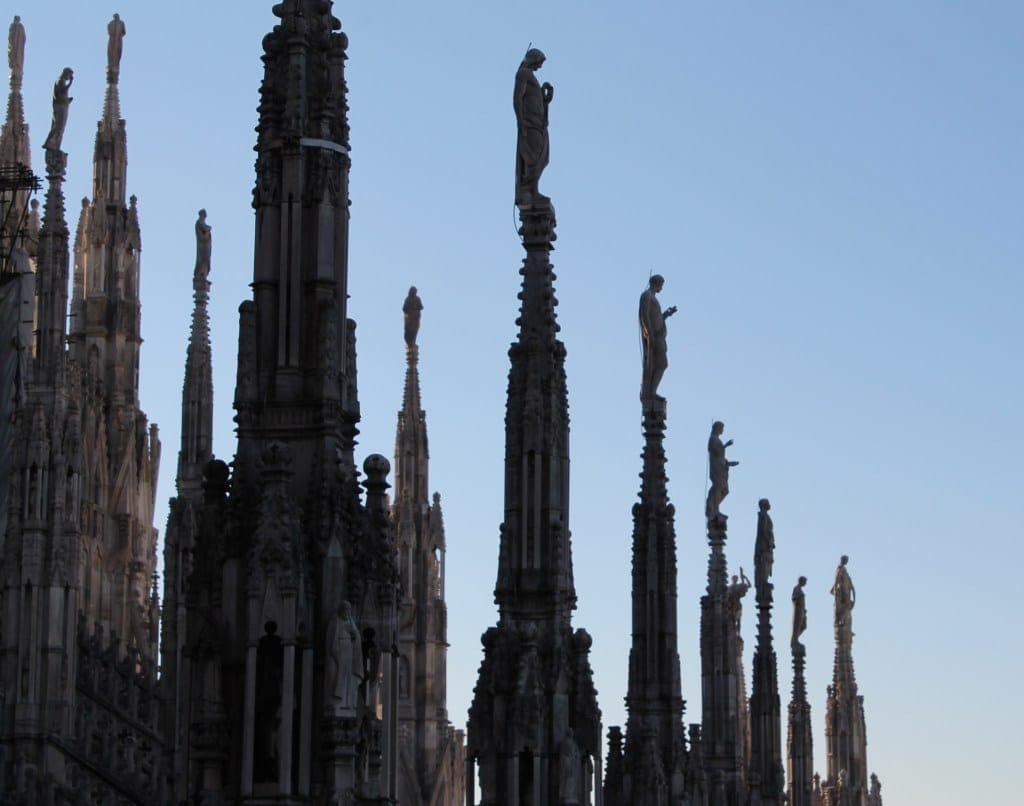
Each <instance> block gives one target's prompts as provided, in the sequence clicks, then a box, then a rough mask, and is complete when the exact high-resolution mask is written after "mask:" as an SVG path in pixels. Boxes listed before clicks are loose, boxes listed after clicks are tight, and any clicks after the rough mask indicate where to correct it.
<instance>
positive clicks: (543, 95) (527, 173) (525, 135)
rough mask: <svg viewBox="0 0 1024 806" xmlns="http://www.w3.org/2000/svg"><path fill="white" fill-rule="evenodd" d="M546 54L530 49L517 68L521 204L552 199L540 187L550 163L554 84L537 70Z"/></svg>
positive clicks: (518, 201) (515, 100)
mask: <svg viewBox="0 0 1024 806" xmlns="http://www.w3.org/2000/svg"><path fill="white" fill-rule="evenodd" d="M544 58H545V57H544V54H543V53H542V52H541V51H539V50H538V49H537V48H530V49H529V50H528V51H526V56H524V57H523V61H522V63H521V64H520V65H519V69H518V70H517V71H516V85H515V90H514V92H513V94H512V107H513V108H514V109H515V112H516V125H517V129H518V136H517V140H516V204H517V205H518V206H519V207H521V208H528V207H531V206H534V205H538V206H544V205H546V204H548V203H550V201H551V199H549V198H548V197H547V196H544V195H542V194H541V193H540V191H538V190H537V183H538V182H539V181H540V175H541V174H542V173H543V172H544V168H545V167H546V166H547V164H548V152H549V142H548V104H550V103H551V99H552V98H554V93H555V91H554V88H553V87H552V86H551V85H550V84H549V83H548V82H546V81H545V82H544V84H543V85H542V84H540V82H538V81H537V76H536V75H534V73H535V72H536V71H537V70H538V69H539V68H540V67H541V65H543V64H544Z"/></svg>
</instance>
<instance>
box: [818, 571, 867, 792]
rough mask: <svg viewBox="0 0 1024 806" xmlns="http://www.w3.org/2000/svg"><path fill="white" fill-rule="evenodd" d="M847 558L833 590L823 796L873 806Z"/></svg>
mask: <svg viewBox="0 0 1024 806" xmlns="http://www.w3.org/2000/svg"><path fill="white" fill-rule="evenodd" d="M848 562H849V557H847V556H846V555H845V554H844V555H843V556H842V558H841V559H840V561H839V565H838V566H837V567H836V573H835V581H834V582H833V585H832V591H831V593H832V596H833V599H834V614H835V617H834V626H835V637H836V649H835V657H834V660H833V665H832V684H831V685H830V686H829V687H828V698H827V700H826V703H825V748H826V752H827V755H828V778H827V780H826V781H825V782H824V783H823V784H822V793H823V794H824V795H825V797H826V799H828V798H831V800H830V801H828V802H830V803H834V804H839V806H845V804H847V803H849V804H851V806H867V799H868V794H869V786H870V784H869V780H868V765H867V744H868V741H867V727H866V723H865V720H864V698H863V697H862V696H861V695H860V694H858V692H857V679H856V676H855V675H854V671H853V608H854V605H855V604H856V603H857V593H856V590H855V589H854V587H853V581H852V580H851V579H850V574H849V571H848V570H847V568H846V565H847V563H848Z"/></svg>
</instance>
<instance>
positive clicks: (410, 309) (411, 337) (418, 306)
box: [402, 286, 423, 348]
mask: <svg viewBox="0 0 1024 806" xmlns="http://www.w3.org/2000/svg"><path fill="white" fill-rule="evenodd" d="M422 310H423V301H422V300H421V299H420V297H419V294H417V293H416V286H413V287H412V288H410V289H409V295H408V296H407V297H406V298H405V302H404V303H402V314H403V316H404V317H405V346H406V347H410V348H411V347H415V346H416V335H417V334H418V333H419V332H420V312H421V311H422Z"/></svg>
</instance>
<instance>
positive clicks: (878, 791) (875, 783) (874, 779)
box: [868, 773, 882, 806]
mask: <svg viewBox="0 0 1024 806" xmlns="http://www.w3.org/2000/svg"><path fill="white" fill-rule="evenodd" d="M868 806H882V784H881V783H880V782H879V780H878V776H877V775H875V774H874V773H871V790H870V791H869V792H868Z"/></svg>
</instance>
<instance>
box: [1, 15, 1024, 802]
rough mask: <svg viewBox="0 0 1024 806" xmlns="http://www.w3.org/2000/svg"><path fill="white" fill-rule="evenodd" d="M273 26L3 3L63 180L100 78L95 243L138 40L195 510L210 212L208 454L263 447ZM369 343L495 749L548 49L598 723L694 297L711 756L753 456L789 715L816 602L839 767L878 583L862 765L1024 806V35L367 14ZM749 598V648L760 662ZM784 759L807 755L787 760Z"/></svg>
mask: <svg viewBox="0 0 1024 806" xmlns="http://www.w3.org/2000/svg"><path fill="white" fill-rule="evenodd" d="M270 7H271V3H270V2H254V1H253V0H244V1H243V0H220V1H219V2H216V3H209V2H197V0H178V1H177V2H175V3H154V2H141V1H139V0H136V2H126V1H125V0H122V2H121V3H120V4H119V5H112V6H109V7H108V6H104V5H103V4H100V3H94V2H90V3H82V2H79V0H73V1H72V0H51V2H46V3H38V2H22V3H21V4H20V6H19V5H18V4H17V0H15V5H13V6H12V5H11V4H5V8H6V9H7V12H6V14H5V20H4V24H6V23H9V21H10V17H11V15H12V14H14V13H18V14H20V15H21V17H22V20H23V22H24V24H25V27H26V30H27V35H28V43H27V48H26V64H25V89H24V95H25V108H26V114H27V118H28V122H29V124H30V126H31V140H32V147H33V157H32V159H33V166H34V168H35V170H36V172H37V173H40V174H42V173H43V160H42V150H41V145H42V141H43V139H44V138H45V135H46V131H47V129H48V127H49V119H50V100H49V97H50V89H51V87H52V84H53V81H54V79H55V78H56V77H57V75H58V74H59V73H60V70H61V69H62V68H63V67H65V66H70V67H72V68H73V69H74V70H75V83H74V86H73V87H72V91H71V94H72V96H74V99H75V100H74V103H73V104H72V105H71V111H70V120H69V123H68V127H67V134H66V136H65V139H64V149H65V150H66V151H68V152H69V154H70V159H69V168H68V181H67V184H66V192H67V197H68V209H69V211H70V214H71V215H72V220H71V221H70V222H69V223H70V225H71V226H72V228H73V227H74V226H75V224H76V223H77V211H78V201H77V200H78V199H80V198H81V197H82V196H84V195H87V194H90V193H91V155H92V144H93V138H94V133H95V126H96V121H97V119H98V118H99V115H100V111H101V106H102V98H103V90H104V69H105V59H106V24H107V21H108V20H109V19H110V16H111V14H112V13H113V12H114V11H117V12H119V13H120V14H121V16H122V17H123V18H124V20H125V23H126V26H127V37H126V39H125V43H124V58H123V61H122V69H121V103H122V114H123V116H124V117H125V119H126V120H127V127H128V149H129V170H128V188H129V192H130V193H134V194H136V195H137V196H138V197H139V212H140V219H141V225H142V240H143V252H142V305H143V319H142V327H143V336H144V338H145V340H146V342H145V345H144V347H143V351H142V374H141V385H142V388H141V396H142V405H143V408H144V409H145V410H146V411H147V412H148V413H149V415H150V417H151V419H152V420H153V421H155V422H157V423H159V424H160V426H161V434H162V438H163V445H164V461H163V467H162V478H161V485H160V492H159V498H160V508H159V511H158V516H157V526H158V527H159V528H160V530H161V532H162V531H163V527H164V525H165V520H166V501H167V499H168V498H169V497H170V496H171V495H173V476H174V468H175V460H176V454H177V448H178V440H179V426H180V411H179V406H180V389H181V379H182V376H183V367H184V359H185V339H186V336H187V333H188V325H189V318H190V314H191V281H192V268H193V264H194V256H195V245H194V243H195V242H194V234H193V223H194V221H195V218H196V211H197V210H198V209H199V208H200V207H205V208H206V209H207V210H208V211H209V223H210V224H211V225H212V226H213V239H214V241H213V243H214V246H213V271H212V274H211V280H212V283H213V288H212V301H211V318H212V323H213V328H212V332H213V343H214V363H215V384H216V401H215V402H216V406H217V408H216V423H217V427H216V438H215V445H214V448H215V451H216V453H217V454H218V455H219V456H221V457H223V458H230V456H231V455H232V453H233V450H234V437H233V431H232V427H233V426H232V419H231V418H232V411H231V408H230V401H231V398H232V394H233V385H234V364H235V360H236V349H237V307H238V304H239V303H240V302H241V301H242V300H243V299H244V298H246V296H247V295H248V288H247V284H248V282H249V280H250V279H251V274H252V242H253V214H252V209H251V206H250V204H251V190H252V186H253V178H254V172H253V161H254V154H253V151H252V146H253V144H254V142H255V135H254V132H253V127H254V126H255V122H256V105H257V100H258V94H257V90H258V86H259V81H260V78H261V75H262V64H261V62H260V55H261V53H262V48H261V44H260V43H261V39H262V37H263V35H264V34H265V33H266V32H267V31H269V30H270V27H271V26H272V25H273V23H274V21H275V18H274V17H273V16H272V15H271V13H270ZM336 13H337V15H338V16H339V17H340V18H341V20H342V22H343V25H344V29H345V30H346V32H347V33H348V35H349V38H350V48H349V62H348V74H347V77H348V84H349V90H350V93H349V103H350V107H351V112H350V123H351V127H352V159H353V168H352V174H351V196H352V230H351V259H350V266H349V276H350V291H351V303H350V312H351V315H352V316H353V317H354V318H355V319H356V320H357V321H358V324H359V327H358V352H359V389H360V397H361V403H362V410H363V421H362V424H361V431H362V434H361V437H360V445H359V447H358V449H357V450H358V454H359V460H360V461H362V459H363V458H365V456H366V455H367V454H369V453H374V452H377V453H383V454H385V455H390V454H391V453H392V452H393V447H394V429H395V418H396V412H397V409H398V407H399V406H400V404H401V395H402V383H403V377H404V345H403V341H402V315H401V305H402V301H403V299H404V297H405V293H406V291H407V289H408V287H409V286H410V285H416V286H417V287H418V288H419V290H420V295H421V296H422V298H423V301H424V304H425V306H426V307H425V310H424V313H423V327H422V330H421V331H420V338H419V342H420V351H421V353H420V354H421V362H420V366H421V376H422V386H423V403H424V406H425V408H426V409H427V418H428V427H429V431H430V447H431V487H432V488H433V489H436V490H438V491H439V492H440V493H441V495H442V500H443V507H444V512H445V521H446V526H447V536H448V582H447V593H448V609H449V640H450V643H451V649H450V652H449V686H448V689H449V711H450V716H451V719H452V721H453V722H454V723H455V724H456V725H464V723H465V714H466V710H467V708H468V704H469V701H470V697H471V692H472V687H473V685H474V683H475V680H476V671H477V667H478V665H479V662H480V658H481V648H480V644H479V637H480V634H481V633H482V632H483V631H484V630H485V629H486V628H487V627H488V626H490V625H492V624H493V623H494V622H495V621H496V610H495V607H494V605H493V595H492V594H493V585H494V579H495V573H496V568H497V555H498V525H499V523H500V521H501V518H502V496H503V478H502V473H503V450H504V447H503V439H504V432H503V419H504V406H505V386H506V375H507V371H508V358H507V355H506V352H507V349H508V345H509V343H510V342H511V341H512V339H513V338H514V337H515V333H516V328H515V324H514V320H515V317H516V314H517V310H518V309H517V300H516V292H517V290H518V286H519V282H520V277H519V274H518V268H519V266H520V263H521V260H522V256H523V252H522V248H521V245H520V243H519V240H518V238H517V236H516V232H515V226H516V223H515V214H514V209H513V160H514V149H515V121H514V116H513V112H512V104H511V96H512V84H513V77H514V74H515V70H516V67H517V66H518V63H519V61H520V59H521V58H522V55H523V53H524V51H525V50H526V48H527V46H528V45H529V44H530V43H531V42H532V43H533V44H534V45H535V46H537V47H540V48H541V49H543V50H544V51H545V53H546V54H547V56H548V61H547V63H546V64H545V65H544V67H543V69H542V71H541V72H540V74H539V75H540V77H541V79H542V80H547V81H550V82H552V83H553V84H554V87H555V98H554V102H553V104H552V106H551V124H550V127H551V128H550V131H551V164H550V166H549V167H548V169H547V171H546V172H545V174H544V176H543V179H542V181H541V188H542V190H543V191H544V192H545V193H547V194H548V195H550V196H551V197H552V199H553V201H554V203H555V205H556V208H557V211H558V242H557V244H556V246H557V251H555V252H554V253H553V255H552V259H553V262H554V263H555V270H556V273H557V275H558V279H557V281H556V288H557V292H558V297H559V300H560V305H559V308H558V312H559V317H560V319H559V321H560V323H561V326H562V337H563V339H564V342H565V344H566V348H567V350H568V359H567V373H568V378H569V401H570V414H571V417H572V437H571V439H572V459H573V465H572V496H573V498H572V511H571V516H570V527H571V529H572V536H573V549H574V556H575V568H576V584H577V592H578V595H579V609H578V611H577V613H576V616H575V623H576V625H577V626H582V627H585V628H586V629H588V630H589V631H590V632H591V633H592V635H593V637H594V646H593V650H592V653H593V654H592V662H593V666H594V669H595V676H596V684H597V688H598V691H599V702H600V704H601V707H602V709H603V712H604V722H605V726H606V727H607V726H608V725H611V724H621V723H622V722H623V719H624V708H623V700H622V698H623V696H624V694H625V687H626V659H627V651H628V646H629V634H630V622H629V583H630V575H629V562H630V537H631V530H632V523H631V515H630V508H631V506H632V504H633V502H634V501H635V500H636V496H637V491H638V488H639V480H638V477H637V474H638V473H639V471H640V449H641V432H640V406H639V400H638V391H639V383H640V353H639V344H638V333H637V324H636V310H637V299H638V296H639V294H640V292H641V291H642V290H643V288H644V287H645V285H646V282H647V278H648V275H649V274H650V273H651V272H652V271H654V272H658V273H661V274H663V275H664V276H665V278H666V284H665V290H664V292H663V293H662V300H663V304H665V305H670V304H674V305H677V306H678V307H679V314H678V315H677V316H676V317H675V318H673V319H671V320H670V322H669V361H670V366H669V369H668V372H667V373H666V375H665V379H664V381H663V382H662V386H661V392H662V394H664V395H665V396H666V397H667V398H668V401H669V403H668V405H669V408H668V412H669V421H668V435H667V438H666V450H667V453H668V457H669V475H670V477H671V478H670V482H669V491H670V495H671V497H672V500H673V502H674V503H675V505H676V508H677V517H676V531H677V535H678V554H679V568H680V574H679V624H680V635H679V640H680V652H681V657H682V676H683V688H684V696H685V697H686V698H687V701H688V707H687V715H686V718H687V721H691V720H692V721H696V720H698V719H699V713H700V705H699V703H700V678H699V663H698V651H697V650H698V620H699V599H700V595H701V593H702V591H703V586H704V584H705V579H706V576H705V575H706V561H707V544H706V541H705V538H704V534H703V522H702V521H703V517H702V516H703V496H704V490H705V476H706V473H705V469H706V450H705V446H706V439H707V435H708V431H709V427H710V423H711V421H712V420H713V419H721V420H724V421H725V424H726V436H727V437H731V438H733V439H735V441H736V442H735V445H734V446H733V448H731V449H730V453H731V458H733V459H738V460H739V461H740V465H739V466H738V467H737V468H735V469H734V470H733V473H732V479H731V488H732V489H731V494H730V496H729V498H728V499H727V501H726V503H725V504H724V505H723V511H725V512H727V513H728V514H730V515H731V520H730V538H729V544H728V546H727V554H728V557H729V561H730V573H733V572H735V570H736V567H737V566H739V565H742V566H744V568H745V569H746V570H747V571H748V573H749V572H750V571H751V568H752V565H753V562H752V556H753V542H754V529H755V524H756V513H757V500H758V499H759V498H761V497H768V498H770V499H771V501H772V505H773V509H772V514H773V516H774V519H775V534H776V540H777V549H776V562H775V574H776V576H775V585H776V594H777V597H776V598H777V600H778V601H777V610H776V614H775V625H776V628H775V632H776V634H777V636H780V640H779V641H778V649H779V669H780V674H779V679H780V686H781V689H782V690H781V692H780V694H781V698H782V707H783V711H785V707H786V704H787V703H788V701H789V686H790V677H791V674H790V661H789V652H788V649H787V645H788V640H787V638H788V631H789V621H790V604H789V591H790V589H791V587H792V585H793V584H794V583H795V581H796V578H797V576H798V575H800V574H804V575H806V576H807V577H808V578H809V580H810V582H809V585H808V588H807V606H808V611H809V629H808V632H807V634H806V635H805V641H806V643H807V645H808V653H809V654H808V689H809V693H810V697H811V706H812V712H813V720H814V724H815V727H816V731H815V737H814V740H815V750H816V762H817V764H816V766H817V768H818V769H819V770H820V771H822V772H824V770H825V747H824V737H823V711H824V701H825V687H826V685H827V683H828V681H829V679H830V675H831V661H832V625H831V597H830V596H829V587H830V585H831V577H832V573H833V570H834V568H835V566H836V564H837V562H838V559H839V556H840V555H841V554H843V553H846V554H849V555H850V566H849V567H850V572H851V575H852V577H853V580H854V584H855V585H856V587H857V594H858V602H857V608H856V610H855V612H854V630H855V633H856V638H855V641H854V657H855V661H856V669H857V676H858V681H859V684H860V691H861V693H862V694H863V695H864V699H865V706H866V711H867V727H868V741H869V746H868V760H869V766H870V767H871V769H872V770H874V771H876V772H877V773H878V775H879V777H880V778H881V780H882V783H883V796H884V797H885V798H886V802H887V803H894V804H895V803H903V804H907V803H927V804H930V805H931V806H944V805H945V804H962V803H998V802H1005V800H1006V796H1005V791H1006V789H1005V788H1006V786H1007V781H1008V779H1010V778H1011V775H1009V774H1007V773H1011V771H1012V770H1013V769H1015V768H1016V767H1015V765H1016V764H1017V763H1018V762H1019V759H1020V755H1021V752H1022V750H1024V742H1022V740H1021V738H1020V731H1019V726H1020V724H1022V723H1024V707H1022V705H1021V697H1020V692H1019V690H1018V689H1019V684H1020V680H1021V678H1022V676H1024V639H1022V634H1024V631H1022V629H1021V615H1022V607H1021V599H1020V594H1019V590H1020V576H1021V568H1022V565H1024V550H1022V547H1021V544H1022V537H1024V534H1022V526H1021V525H1022V524H1024V503H1022V501H1024V497H1022V494H1021V488H1022V482H1024V472H1022V470H1021V467H1020V464H1019V462H1020V457H1021V453H1022V447H1024V418H1022V411H1024V386H1022V376H1024V372H1022V370H1024V366H1022V359H1021V348H1022V345H1024V322H1022V316H1021V299H1022V297H1024V280H1022V276H1021V270H1022V266H1024V157H1022V154H1024V150H1022V143H1024V111H1022V110H1024V106H1022V103H1021V99H1022V86H1024V51H1022V49H1021V42H1022V35H1024V6H1022V5H1021V4H1020V3H1019V2H1016V1H1015V0H1006V1H1005V2H996V0H976V1H975V2H971V3H963V2H953V1H952V0H904V1H903V2H899V3H893V2H880V1H879V0H866V1H865V2H859V3H855V4H849V3H842V4H841V3H837V2H814V3H810V2H803V3H781V4H780V3H772V4H766V3H744V2H733V3H707V2H700V3H696V2H681V1H678V0H677V1H675V2H654V1H653V0H634V2H630V3H625V2H610V1H609V0H587V2H583V0H573V1H571V2H570V0H548V2H534V3H491V2H480V0H444V1H443V2H438V3H427V2H423V0H416V1H415V2H412V1H411V0H390V2H380V1H379V0H378V1H377V2H368V1H367V0H359V1H358V2H356V1H355V0H350V2H344V3H338V4H336ZM753 609H754V608H753V602H752V600H748V607H747V608H746V610H747V613H746V616H745V619H746V621H745V624H744V634H745V636H746V638H747V652H748V667H747V669H748V671H747V675H748V680H749V675H750V671H749V654H750V650H751V649H752V647H753V639H754V630H753V627H754V623H753V618H752V616H753ZM783 736H785V729H783Z"/></svg>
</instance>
